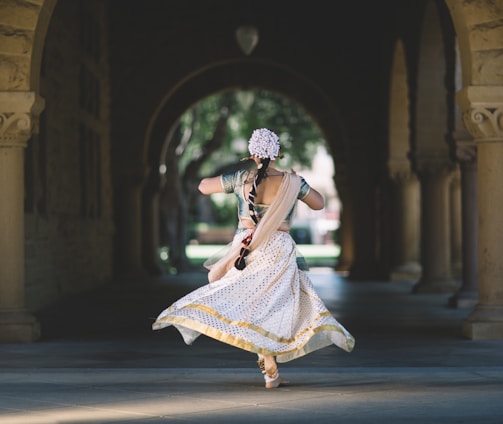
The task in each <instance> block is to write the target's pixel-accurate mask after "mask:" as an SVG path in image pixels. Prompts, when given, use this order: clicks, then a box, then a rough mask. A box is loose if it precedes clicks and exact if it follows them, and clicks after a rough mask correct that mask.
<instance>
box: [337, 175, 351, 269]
mask: <svg viewBox="0 0 503 424" xmlns="http://www.w3.org/2000/svg"><path fill="white" fill-rule="evenodd" d="M335 182H336V187H337V191H338V193H339V198H340V200H341V204H342V209H341V217H340V221H341V222H340V227H339V230H338V243H339V245H340V247H341V253H340V255H339V259H338V261H337V265H336V267H335V269H336V270H337V271H341V272H347V271H349V269H350V268H351V265H352V263H353V259H354V245H353V219H352V218H353V213H352V208H351V196H350V193H349V189H348V187H347V181H346V179H345V178H341V177H340V176H338V175H336V176H335Z"/></svg>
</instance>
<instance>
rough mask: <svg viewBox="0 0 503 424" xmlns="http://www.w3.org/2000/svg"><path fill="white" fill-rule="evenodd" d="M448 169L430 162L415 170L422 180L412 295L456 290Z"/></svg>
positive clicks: (449, 175) (448, 166) (444, 165)
mask: <svg viewBox="0 0 503 424" xmlns="http://www.w3.org/2000/svg"><path fill="white" fill-rule="evenodd" d="M451 172H452V170H451V166H450V165H448V164H446V163H443V162H439V163H434V162H433V161H432V162H430V163H428V162H426V161H425V162H424V163H422V164H421V165H420V166H419V167H418V174H419V179H420V181H421V234H422V240H421V264H422V275H421V278H420V280H419V282H418V283H417V284H416V285H415V286H414V288H413V292H414V293H448V292H454V291H455V290H457V288H458V285H459V284H458V283H457V282H456V281H455V280H454V279H453V278H452V276H451V239H450V223H449V201H450V196H449V184H450V178H451Z"/></svg>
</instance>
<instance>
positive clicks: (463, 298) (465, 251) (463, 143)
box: [449, 135, 478, 308]
mask: <svg viewBox="0 0 503 424" xmlns="http://www.w3.org/2000/svg"><path fill="white" fill-rule="evenodd" d="M455 143H456V158H457V160H458V161H459V165H460V171H461V233H462V236H461V239H462V247H461V249H462V274H461V276H462V280H461V284H462V285H461V288H460V289H459V290H458V292H457V293H456V294H454V295H453V296H452V297H451V298H450V299H449V306H451V307H454V308H457V307H462V308H463V307H473V306H475V304H476V303H477V301H478V288H477V273H478V260H477V244H478V231H477V218H478V216H477V146H476V144H475V142H474V141H473V140H472V139H471V138H469V137H468V135H466V136H465V137H463V139H460V138H459V137H458V138H457V139H456V141H455Z"/></svg>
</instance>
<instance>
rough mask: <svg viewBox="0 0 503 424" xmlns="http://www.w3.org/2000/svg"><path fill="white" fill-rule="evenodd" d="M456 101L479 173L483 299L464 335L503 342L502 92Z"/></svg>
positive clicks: (471, 92) (464, 95) (477, 92)
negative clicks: (475, 152) (471, 139)
mask: <svg viewBox="0 0 503 424" xmlns="http://www.w3.org/2000/svg"><path fill="white" fill-rule="evenodd" d="M457 101H458V104H459V106H460V108H461V110H462V112H463V120H464V122H465V125H466V128H467V129H468V131H469V132H470V134H471V135H472V136H473V138H474V140H475V143H476V145H477V170H478V192H477V194H478V235H479V237H478V292H479V300H478V303H477V305H476V306H475V308H474V310H473V311H472V313H471V314H470V315H469V316H468V318H467V319H466V320H465V321H464V323H463V335H464V336H466V337H468V338H470V339H503V265H502V264H503V262H502V259H501V258H502V257H503V237H502V234H503V214H502V211H503V185H502V181H503V166H502V164H503V87H502V86H488V87H485V86H473V87H466V88H464V89H463V90H462V91H460V92H459V93H458V96H457Z"/></svg>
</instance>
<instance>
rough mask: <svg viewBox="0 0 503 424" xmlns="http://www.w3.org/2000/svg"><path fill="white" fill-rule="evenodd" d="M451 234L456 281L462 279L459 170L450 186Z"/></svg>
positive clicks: (452, 267) (452, 266) (452, 265)
mask: <svg viewBox="0 0 503 424" xmlns="http://www.w3.org/2000/svg"><path fill="white" fill-rule="evenodd" d="M449 194H450V201H449V212H450V213H449V215H450V219H449V220H450V222H451V226H450V234H451V270H452V276H453V278H455V279H456V280H459V279H460V278H461V269H462V264H461V261H462V254H461V252H462V248H461V245H462V239H461V177H460V172H459V169H457V170H456V171H455V172H454V173H453V174H452V179H451V185H450V190H449Z"/></svg>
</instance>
